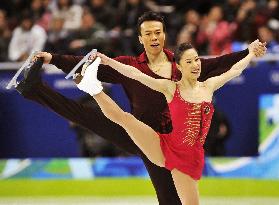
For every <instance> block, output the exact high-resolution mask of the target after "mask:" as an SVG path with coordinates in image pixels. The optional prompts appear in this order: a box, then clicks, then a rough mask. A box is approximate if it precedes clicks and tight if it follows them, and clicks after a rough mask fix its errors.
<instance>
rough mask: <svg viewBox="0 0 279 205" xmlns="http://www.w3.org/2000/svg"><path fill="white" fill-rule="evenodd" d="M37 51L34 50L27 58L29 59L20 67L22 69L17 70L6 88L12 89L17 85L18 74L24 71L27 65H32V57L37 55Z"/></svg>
mask: <svg viewBox="0 0 279 205" xmlns="http://www.w3.org/2000/svg"><path fill="white" fill-rule="evenodd" d="M36 53H37V51H33V52H32V53H31V54H30V55H29V56H28V58H27V60H26V61H25V62H24V63H23V65H22V66H21V67H20V69H19V70H18V71H17V72H16V74H15V75H14V77H13V78H12V79H11V80H10V82H9V83H8V85H7V86H6V89H11V88H12V87H16V86H17V81H16V80H17V78H18V76H19V75H20V74H21V73H22V71H23V70H24V69H25V68H26V67H27V66H32V65H31V63H32V59H33V57H34V56H35V55H36Z"/></svg>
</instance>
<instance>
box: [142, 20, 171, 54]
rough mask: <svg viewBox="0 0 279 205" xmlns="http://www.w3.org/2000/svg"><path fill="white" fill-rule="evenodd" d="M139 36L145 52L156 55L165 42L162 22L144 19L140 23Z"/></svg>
mask: <svg viewBox="0 0 279 205" xmlns="http://www.w3.org/2000/svg"><path fill="white" fill-rule="evenodd" d="M140 29H141V36H139V41H140V43H141V44H143V46H144V49H145V51H146V52H147V53H150V54H153V55H156V54H159V53H160V52H161V51H162V49H163V47H164V44H165V38H166V35H165V32H164V30H163V24H162V23H161V22H160V21H144V22H143V23H142V24H141V25H140Z"/></svg>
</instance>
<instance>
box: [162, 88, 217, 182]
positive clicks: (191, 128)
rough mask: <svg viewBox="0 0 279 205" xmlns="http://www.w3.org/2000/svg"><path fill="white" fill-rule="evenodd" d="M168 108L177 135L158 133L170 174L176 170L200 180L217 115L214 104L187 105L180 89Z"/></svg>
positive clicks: (174, 133)
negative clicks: (206, 145) (211, 130)
mask: <svg viewBox="0 0 279 205" xmlns="http://www.w3.org/2000/svg"><path fill="white" fill-rule="evenodd" d="M168 106H169V110H170V113H171V119H172V125H173V131H172V132H171V133H169V134H160V133H158V134H159V136H160V140H161V148H162V151H163V153H164V156H165V167H166V168H167V169H168V170H172V169H174V168H176V169H178V170H180V171H181V172H183V173H186V174H187V175H189V176H191V177H192V178H193V179H196V180H198V179H200V178H201V175H202V170H203V166H204V150H203V144H204V141H205V138H206V135H207V133H208V130H209V127H210V123H211V119H212V115H213V112H214V108H213V105H212V103H210V102H202V103H190V102H187V101H185V100H184V99H183V98H182V97H181V95H180V93H179V89H178V88H176V91H175V93H174V97H173V100H172V101H171V102H170V103H169V104H168Z"/></svg>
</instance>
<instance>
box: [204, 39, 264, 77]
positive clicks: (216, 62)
mask: <svg viewBox="0 0 279 205" xmlns="http://www.w3.org/2000/svg"><path fill="white" fill-rule="evenodd" d="M249 50H253V51H254V52H255V54H256V57H261V56H263V55H264V54H265V53H266V47H265V43H261V42H256V41H254V42H252V43H251V44H250V45H249V47H248V49H246V50H243V51H239V52H234V53H230V54H226V55H222V56H219V57H216V58H208V59H201V67H202V68H201V75H200V78H199V80H200V81H205V80H206V79H208V78H211V77H214V76H218V75H221V74H222V73H225V72H226V71H228V70H229V69H230V68H231V67H232V66H233V65H234V64H235V63H237V62H238V61H240V60H241V59H243V58H244V57H245V56H247V55H248V53H249Z"/></svg>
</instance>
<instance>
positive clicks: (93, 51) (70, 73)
mask: <svg viewBox="0 0 279 205" xmlns="http://www.w3.org/2000/svg"><path fill="white" fill-rule="evenodd" d="M96 52H97V49H92V51H90V52H89V53H87V54H86V56H84V57H83V59H82V60H81V61H80V62H79V63H78V64H77V65H76V66H75V67H74V68H73V69H72V70H71V72H69V73H68V75H66V77H65V78H66V79H69V78H70V77H73V78H74V77H75V72H76V71H77V69H78V68H79V67H80V66H81V65H82V64H83V63H84V62H86V61H87V60H88V58H89V57H90V55H92V54H94V53H96Z"/></svg>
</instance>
